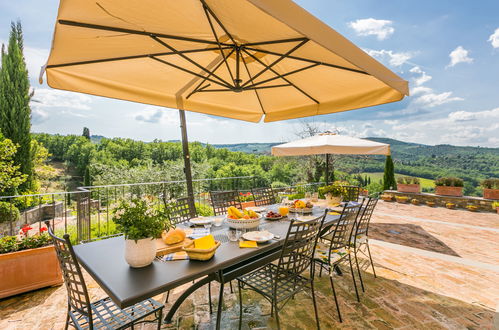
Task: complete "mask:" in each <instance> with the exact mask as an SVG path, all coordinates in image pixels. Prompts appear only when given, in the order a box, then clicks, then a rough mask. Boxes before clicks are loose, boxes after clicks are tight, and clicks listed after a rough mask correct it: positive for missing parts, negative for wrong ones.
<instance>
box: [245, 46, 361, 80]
mask: <svg viewBox="0 0 499 330" xmlns="http://www.w3.org/2000/svg"><path fill="white" fill-rule="evenodd" d="M245 48H246V49H248V50H252V51H255V52H260V53H265V54H270V55H276V56H283V55H285V54H281V53H277V52H273V51H270V50H265V49H259V48H253V47H245ZM286 57H287V58H290V59H293V60H299V61H305V62H309V63H317V64H320V65H324V66H329V67H332V68H336V69H341V70H347V71H352V72H357V73H361V74H366V75H370V74H369V73H367V72H365V71H362V70H357V69H352V68H347V67H344V66H341V65H335V64H330V63H324V62H320V61H314V60H311V59H308V58H303V57H299V56H293V55H288V56H286Z"/></svg>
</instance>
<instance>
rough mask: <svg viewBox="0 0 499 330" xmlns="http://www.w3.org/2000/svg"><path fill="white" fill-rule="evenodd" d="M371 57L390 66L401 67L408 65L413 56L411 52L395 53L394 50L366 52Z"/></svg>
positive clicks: (368, 50) (367, 50) (369, 50)
mask: <svg viewBox="0 0 499 330" xmlns="http://www.w3.org/2000/svg"><path fill="white" fill-rule="evenodd" d="M365 51H366V52H367V53H368V54H369V55H370V56H372V57H375V58H377V59H378V60H380V61H381V62H385V63H388V64H390V65H391V66H395V67H398V66H401V65H402V64H404V63H407V61H409V60H410V59H411V58H412V54H411V53H409V52H398V53H397V52H394V51H392V50H385V49H382V50H372V49H366V50H365Z"/></svg>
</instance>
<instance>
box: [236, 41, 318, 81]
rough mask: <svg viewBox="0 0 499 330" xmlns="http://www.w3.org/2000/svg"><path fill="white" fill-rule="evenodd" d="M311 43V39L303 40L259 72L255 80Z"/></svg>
mask: <svg viewBox="0 0 499 330" xmlns="http://www.w3.org/2000/svg"><path fill="white" fill-rule="evenodd" d="M308 41H309V39H305V40H302V41H301V42H300V43H299V44H298V45H296V46H294V47H293V48H291V49H290V50H288V51H287V52H286V53H285V54H282V55H281V56H280V57H279V58H278V59H277V60H275V61H274V62H272V63H271V64H269V65H265V68H264V69H263V70H262V71H260V72H258V73H257V74H256V75H255V76H254V77H253V79H256V78H258V77H259V76H260V75H262V74H264V73H265V72H267V70H270V69H272V67H273V66H274V65H276V64H277V63H279V62H280V61H282V60H283V59H285V58H286V57H287V56H288V55H290V54H291V53H293V52H294V51H296V50H297V49H298V48H300V47H301V46H303V45H304V44H306V43H307V42H308ZM249 83H250V80H248V81H247V82H245V83H244V84H243V85H242V87H246V85H247V84H249Z"/></svg>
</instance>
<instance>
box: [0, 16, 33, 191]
mask: <svg viewBox="0 0 499 330" xmlns="http://www.w3.org/2000/svg"><path fill="white" fill-rule="evenodd" d="M1 61H2V66H1V68H0V131H1V132H2V133H3V135H4V136H5V137H6V138H8V139H10V140H11V141H12V142H14V143H16V144H17V145H19V148H18V149H17V152H16V154H15V156H14V164H15V165H17V166H19V170H20V171H21V173H23V174H25V175H26V176H27V180H26V181H25V182H24V183H23V184H22V185H21V186H20V187H19V190H20V192H25V191H29V190H31V189H32V188H33V187H35V184H34V178H33V157H32V155H31V132H30V131H31V122H30V118H31V109H30V107H29V101H30V99H31V97H32V95H33V94H32V93H30V84H29V79H28V70H27V68H26V63H25V61H24V56H23V35H22V28H21V22H17V23H14V22H12V23H11V31H10V37H9V44H8V46H7V50H5V47H4V45H2V59H1Z"/></svg>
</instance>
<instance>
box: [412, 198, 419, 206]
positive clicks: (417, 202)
mask: <svg viewBox="0 0 499 330" xmlns="http://www.w3.org/2000/svg"><path fill="white" fill-rule="evenodd" d="M411 204H412V205H419V200H418V199H416V198H413V199H411Z"/></svg>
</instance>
